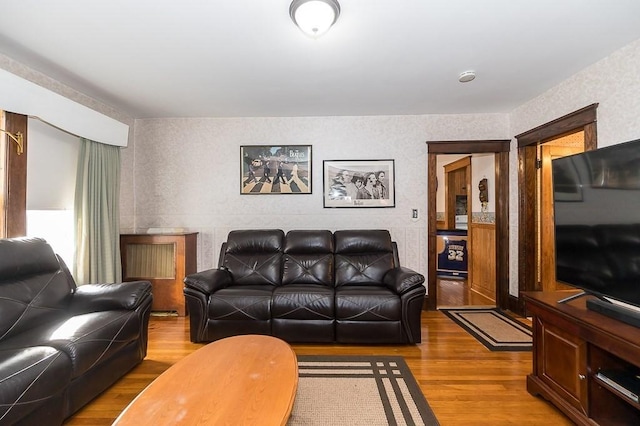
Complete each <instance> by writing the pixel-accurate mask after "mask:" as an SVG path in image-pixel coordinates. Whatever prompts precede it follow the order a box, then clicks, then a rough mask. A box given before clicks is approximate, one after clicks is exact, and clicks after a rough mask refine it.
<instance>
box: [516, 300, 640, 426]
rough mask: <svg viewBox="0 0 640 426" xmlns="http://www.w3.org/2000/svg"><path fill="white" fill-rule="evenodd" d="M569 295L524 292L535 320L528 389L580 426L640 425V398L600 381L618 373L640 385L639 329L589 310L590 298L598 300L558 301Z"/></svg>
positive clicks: (528, 308)
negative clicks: (601, 374)
mask: <svg viewBox="0 0 640 426" xmlns="http://www.w3.org/2000/svg"><path fill="white" fill-rule="evenodd" d="M567 295H568V293H566V292H526V293H524V300H525V303H526V308H527V312H528V313H529V314H530V315H532V316H533V372H532V373H531V374H530V375H529V376H527V391H529V393H531V394H532V395H539V396H542V397H544V398H545V399H547V400H549V401H550V402H551V403H553V404H554V405H555V406H556V407H558V408H559V409H560V410H561V411H562V412H563V413H565V414H566V415H567V416H568V417H569V418H570V419H571V420H572V421H574V422H575V423H577V424H579V425H593V424H598V425H638V424H640V404H639V403H638V401H637V398H634V397H633V395H630V396H628V395H625V394H624V393H623V392H621V391H619V390H616V389H615V387H614V386H611V385H610V384H607V383H606V382H605V381H603V380H602V379H600V378H599V377H597V374H598V373H599V372H603V373H610V372H615V373H622V374H623V375H624V376H625V377H624V378H625V379H626V378H629V379H631V380H635V381H636V382H637V376H638V375H640V328H638V327H634V326H632V325H628V324H625V323H623V322H621V321H618V320H615V319H613V318H610V317H607V316H604V315H602V314H600V313H597V312H594V311H592V310H590V309H587V307H586V300H587V299H588V298H590V297H593V296H581V297H579V298H576V299H573V300H571V301H569V302H565V303H558V300H561V299H563V298H564V297H566V296H567ZM610 374H611V375H613V373H610ZM638 393H640V392H638V390H637V389H635V394H636V395H638ZM639 396H640V395H639Z"/></svg>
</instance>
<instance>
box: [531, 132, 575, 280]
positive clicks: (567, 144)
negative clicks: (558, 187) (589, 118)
mask: <svg viewBox="0 0 640 426" xmlns="http://www.w3.org/2000/svg"><path fill="white" fill-rule="evenodd" d="M580 133H583V132H580ZM576 138H582V143H577V142H576ZM583 151H584V136H581V135H580V134H575V136H574V138H572V139H571V140H569V141H566V140H565V141H563V140H562V139H558V140H555V141H553V142H550V143H546V144H543V145H541V160H542V167H541V183H540V209H539V216H540V217H539V219H538V223H539V224H540V244H539V247H540V249H539V251H538V253H539V258H540V262H539V264H540V282H541V285H542V291H556V290H568V289H574V287H570V286H568V285H565V284H562V283H559V282H557V281H556V255H555V236H554V230H553V224H554V218H553V181H552V173H551V161H552V160H553V159H555V158H560V157H565V156H567V155H572V154H577V153H579V152H583Z"/></svg>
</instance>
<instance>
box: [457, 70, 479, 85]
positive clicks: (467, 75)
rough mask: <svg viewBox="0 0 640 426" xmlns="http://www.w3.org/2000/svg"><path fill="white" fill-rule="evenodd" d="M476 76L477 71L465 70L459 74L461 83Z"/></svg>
mask: <svg viewBox="0 0 640 426" xmlns="http://www.w3.org/2000/svg"><path fill="white" fill-rule="evenodd" d="M475 78H476V72H475V71H465V72H463V73H461V74H460V75H459V76H458V81H459V82H460V83H468V82H470V81H472V80H473V79H475Z"/></svg>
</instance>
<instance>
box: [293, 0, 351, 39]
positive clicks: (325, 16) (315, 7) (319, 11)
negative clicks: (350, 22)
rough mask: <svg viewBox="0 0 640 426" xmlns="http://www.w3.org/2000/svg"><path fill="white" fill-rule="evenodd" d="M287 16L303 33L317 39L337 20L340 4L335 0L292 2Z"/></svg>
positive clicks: (299, 0) (296, 0)
mask: <svg viewBox="0 0 640 426" xmlns="http://www.w3.org/2000/svg"><path fill="white" fill-rule="evenodd" d="M289 15H290V16H291V19H292V20H293V22H294V23H295V24H296V25H297V26H298V28H300V29H301V30H302V32H303V33H305V34H307V35H309V36H310V37H313V38H317V37H320V36H321V35H322V34H324V33H326V32H327V31H329V28H331V26H332V25H333V24H335V22H336V21H337V20H338V16H340V4H339V3H338V1H337V0H293V1H292V2H291V6H289Z"/></svg>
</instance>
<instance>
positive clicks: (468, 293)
mask: <svg viewBox="0 0 640 426" xmlns="http://www.w3.org/2000/svg"><path fill="white" fill-rule="evenodd" d="M472 305H476V306H478V305H481V306H495V305H496V302H495V300H491V299H489V298H488V297H486V296H484V295H482V294H480V293H478V292H475V291H472V290H471V289H470V288H469V286H468V285H467V280H463V279H452V278H438V307H445V306H446V307H454V306H456V307H457V306H472Z"/></svg>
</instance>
